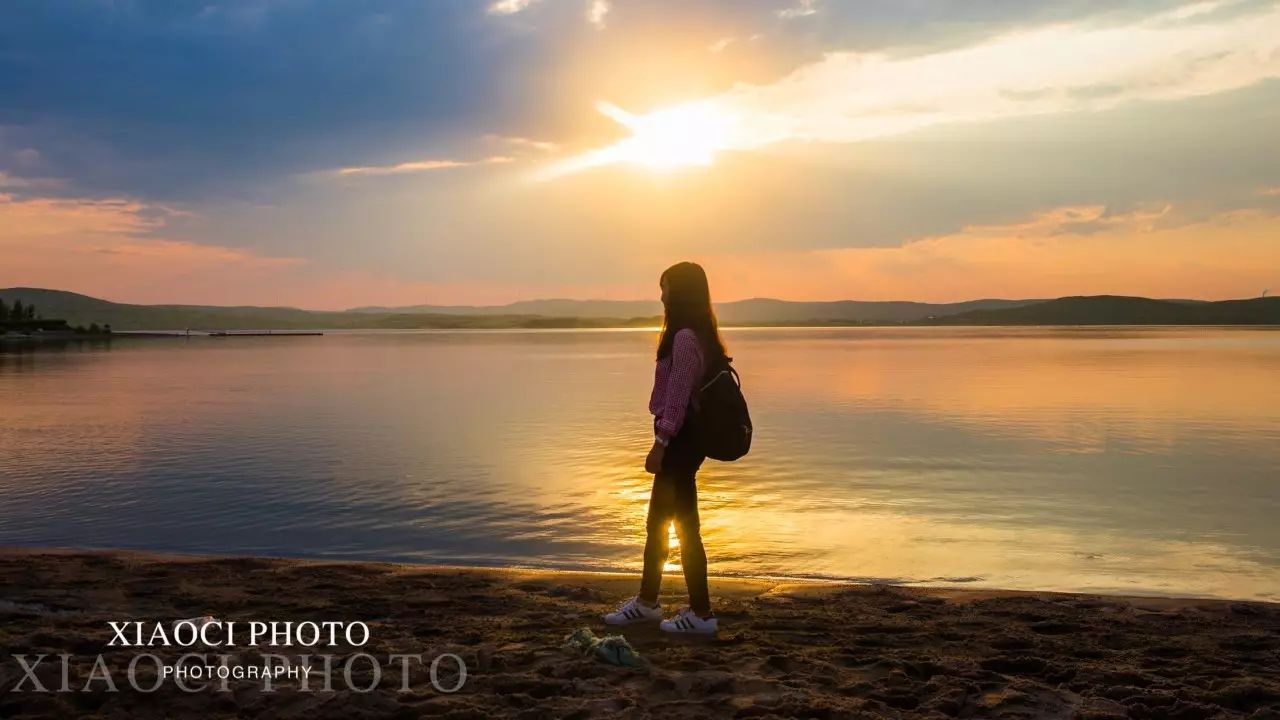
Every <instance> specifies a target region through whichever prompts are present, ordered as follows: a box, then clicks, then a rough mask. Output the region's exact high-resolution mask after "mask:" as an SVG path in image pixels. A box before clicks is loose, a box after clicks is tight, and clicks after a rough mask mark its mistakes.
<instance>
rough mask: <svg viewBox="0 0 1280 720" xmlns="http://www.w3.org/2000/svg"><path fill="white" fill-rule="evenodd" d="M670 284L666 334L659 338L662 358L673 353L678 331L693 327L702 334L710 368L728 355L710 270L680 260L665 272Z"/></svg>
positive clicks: (665, 311)
mask: <svg viewBox="0 0 1280 720" xmlns="http://www.w3.org/2000/svg"><path fill="white" fill-rule="evenodd" d="M661 280H665V281H666V283H667V292H666V301H665V302H664V303H663V317H662V335H661V336H660V337H659V340H658V359H659V360H661V359H663V358H665V357H667V356H668V355H670V354H671V347H672V345H673V344H674V343H675V338H676V333H677V332H679V331H681V330H683V329H685V328H689V329H690V330H693V332H694V334H696V335H697V336H698V342H699V344H701V346H702V357H703V359H704V362H705V363H706V367H708V368H711V367H714V366H716V365H718V364H719V363H720V361H721V360H724V359H725V358H727V357H728V352H727V351H726V349H725V346H724V340H723V339H722V338H721V337H720V327H719V325H718V324H717V323H716V313H715V310H713V309H712V307H711V288H710V286H708V285H707V273H706V272H704V271H703V269H702V266H701V265H699V264H697V263H691V262H682V263H676V264H675V265H672V266H671V267H669V268H667V269H666V270H665V271H663V273H662V278H661Z"/></svg>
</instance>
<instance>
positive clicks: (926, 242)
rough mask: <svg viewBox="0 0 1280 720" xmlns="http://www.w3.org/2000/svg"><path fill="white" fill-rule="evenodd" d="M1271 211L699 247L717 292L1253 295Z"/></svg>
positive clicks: (1039, 218) (1278, 219)
mask: <svg viewBox="0 0 1280 720" xmlns="http://www.w3.org/2000/svg"><path fill="white" fill-rule="evenodd" d="M1277 236H1280V216H1277V215H1275V214H1273V213H1269V212H1266V211H1262V210H1241V211H1235V212H1227V213H1222V214H1219V215H1216V216H1213V217H1210V218H1207V219H1203V220H1196V221H1183V222H1180V223H1179V222H1176V220H1175V218H1174V216H1173V210H1172V208H1169V207H1161V208H1158V209H1154V210H1142V211H1137V212H1132V213H1127V214H1110V213H1108V212H1107V211H1106V209H1105V208H1104V207H1101V206H1084V207H1064V208H1056V209H1053V210H1049V211H1046V212H1043V213H1039V214H1037V215H1034V216H1032V217H1030V218H1027V219H1025V220H1022V221H1018V222H1013V223H1009V224H1006V225H993V226H974V227H968V228H965V229H963V230H962V231H960V232H958V233H954V234H950V235H943V236H938V237H930V238H925V239H921V240H917V241H914V242H908V243H906V244H904V245H902V246H900V247H895V248H841V249H831V250H815V251H808V252H769V253H755V254H734V255H719V256H707V257H704V258H702V259H703V260H704V261H705V262H706V263H707V267H708V269H709V272H711V273H712V274H713V276H714V278H713V281H714V282H715V283H716V291H717V293H716V294H717V296H719V297H720V298H724V299H730V298H738V297H758V296H773V297H785V298H793V299H812V300H820V299H821V300H832V299H843V298H856V299H866V300H877V299H879V300H923V301H934V302H948V301H957V300H969V299H974V298H982V297H1011V298H1020V297H1057V296H1062V295H1082V294H1083V295H1090V294H1120V295H1147V296H1152V297H1186V298H1207V299H1211V298H1232V297H1252V296H1254V295H1257V294H1258V293H1259V292H1260V291H1261V290H1262V289H1263V288H1267V287H1272V286H1274V285H1275V284H1276V282H1277V280H1280V243H1277V242H1276V241H1275V239H1276V237H1277Z"/></svg>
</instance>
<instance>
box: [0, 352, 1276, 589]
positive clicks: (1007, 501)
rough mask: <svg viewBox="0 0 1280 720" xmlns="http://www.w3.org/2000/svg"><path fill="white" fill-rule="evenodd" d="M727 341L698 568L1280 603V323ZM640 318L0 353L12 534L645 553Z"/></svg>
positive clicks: (197, 543) (1, 490) (103, 542)
mask: <svg viewBox="0 0 1280 720" xmlns="http://www.w3.org/2000/svg"><path fill="white" fill-rule="evenodd" d="M726 335H727V339H728V341H729V343H730V346H731V347H730V349H731V351H732V353H733V354H734V355H736V356H737V358H738V361H737V365H738V366H739V367H740V369H741V371H742V374H743V377H744V380H745V389H746V391H747V393H748V399H749V400H750V401H751V403H752V410H753V415H754V418H755V420H756V424H757V437H756V441H755V443H756V444H755V447H754V448H753V450H752V454H751V455H749V456H748V457H747V458H745V459H744V460H742V461H740V462H738V463H732V464H720V463H715V462H711V461H709V462H708V463H707V465H706V466H705V469H704V471H703V474H702V477H701V480H700V483H699V488H700V493H701V501H702V514H703V524H704V525H703V527H704V536H705V539H706V543H707V547H708V551H709V553H710V556H711V563H712V568H713V572H718V573H722V574H728V573H740V574H753V575H790V576H837V577H844V578H857V579H878V580H889V581H901V582H918V583H934V584H944V585H956V584H962V583H970V584H974V585H983V586H994V587H1013V588H1044V589H1063V590H1085V591H1102V592H1135V593H1136V592H1142V593H1175V594H1197V595H1215V596H1230V597H1239V598H1246V597H1247V598H1263V599H1280V486H1278V481H1280V331H1267V330H1227V329H1124V328H1120V329H1089V330H1082V329H1055V330H1046V329H1025V330H1024V329H896V328H895V329H817V330H815V329H753V330H730V331H728V332H727V333H726ZM652 342H653V337H652V333H650V332H625V331H567V332H557V331H546V332H492V333H486V332H472V333H457V332H416V333H411V332H406V333H350V334H346V333H338V334H329V335H326V336H324V337H311V338H290V339H280V338H216V339H215V338H192V339H190V340H183V339H172V340H170V339H156V340H141V339H135V340H124V341H121V340H118V341H116V342H114V343H113V344H111V345H110V346H98V347H88V346H85V347H82V348H67V349H63V350H57V349H52V348H44V349H36V350H30V349H27V350H21V351H20V350H19V349H17V348H15V347H12V346H10V347H8V348H4V349H0V414H2V417H3V422H2V423H0V544H11V545H64V546H66V545H70V546H101V547H127V548H143V549H158V550H176V551H205V552H216V553H256V554H269V555H288V556H310V557H330V558H335V557H341V558H372V559H390V560H401V561H425V562H460V563H474V564H519V565H539V566H554V567H581V568H599V569H608V568H619V569H622V568H627V569H635V568H637V567H638V561H639V558H640V549H641V542H642V537H641V535H642V528H643V517H644V513H645V504H646V500H647V494H648V489H649V482H650V476H647V475H645V474H644V472H643V471H642V469H641V465H642V462H643V456H644V453H645V452H646V450H647V449H648V447H649V444H650V438H651V434H650V428H651V425H650V420H649V417H648V415H647V410H646V402H647V399H648V393H649V383H650V380H651V371H652V359H651V352H652ZM673 562H676V559H675V557H674V556H673ZM673 567H674V566H673Z"/></svg>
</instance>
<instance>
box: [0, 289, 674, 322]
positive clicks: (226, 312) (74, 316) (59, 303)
mask: <svg viewBox="0 0 1280 720" xmlns="http://www.w3.org/2000/svg"><path fill="white" fill-rule="evenodd" d="M0 299H2V300H4V301H5V302H6V303H12V302H13V301H14V300H21V301H22V302H23V304H30V303H34V304H35V306H36V308H37V309H38V310H39V311H40V314H41V315H43V316H44V317H46V318H59V319H63V320H66V321H67V322H68V323H70V324H71V325H88V324H90V323H98V324H99V325H104V324H109V325H111V327H112V329H114V330H117V331H119V330H183V329H188V328H189V329H192V330H266V329H274V330H303V329H331V330H343V329H352V330H354V329H417V328H441V329H453V328H459V329H463V328H475V329H501V328H541V327H626V326H634V325H651V324H653V323H654V322H656V320H655V319H654V318H635V319H633V318H607V319H605V318H600V319H595V318H546V317H541V316H535V315H484V316H474V317H467V316H460V315H446V314H403V313H351V312H324V311H316V310H300V309H298V308H288V307H254V306H241V307H221V306H216V305H130V304H127V303H115V302H110V301H107V300H100V299H98V298H94V297H89V296H88V295H81V294H79V293H73V292H66V291H64V290H47V289H43V288H6V289H2V290H0Z"/></svg>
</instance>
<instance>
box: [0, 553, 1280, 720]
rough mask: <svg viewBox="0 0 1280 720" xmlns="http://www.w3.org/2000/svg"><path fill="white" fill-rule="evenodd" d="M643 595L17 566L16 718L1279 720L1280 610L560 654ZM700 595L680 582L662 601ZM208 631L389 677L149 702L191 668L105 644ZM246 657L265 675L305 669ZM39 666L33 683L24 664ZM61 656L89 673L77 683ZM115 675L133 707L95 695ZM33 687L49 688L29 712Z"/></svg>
mask: <svg viewBox="0 0 1280 720" xmlns="http://www.w3.org/2000/svg"><path fill="white" fill-rule="evenodd" d="M677 574H678V573H677ZM635 585H636V580H635V578H634V577H632V576H628V575H619V574H597V573H574V572H549V571H532V570H490V569H473V568H452V567H430V566H412V565H395V564H381V563H354V562H352V563H346V562H343V563H335V562H321V561H298V560H280V559H259V558H238V557H236V558H221V557H191V556H168V555H154V554H140V553H131V552H89V551H53V550H47V551H46V550H28V549H7V550H4V551H0V586H2V587H3V592H2V593H0V628H3V629H2V630H0V633H2V639H3V645H4V648H5V656H4V662H3V664H2V665H0V717H6V718H11V717H12V718H18V717H30V718H35V717H48V718H63V717H103V718H123V717H130V718H165V717H214V718H220V717H225V718H233V717H240V718H245V717H255V718H256V717H262V718H294V717H307V718H362V717H369V718H373V717H396V718H412V717H424V716H429V717H449V718H488V717H518V718H563V717H578V718H591V717H601V718H632V717H679V718H706V717H822V718H844V717H848V718H862V717H866V718H906V717H936V718H942V717H971V718H1174V719H1178V720H1193V719H1196V718H1217V717H1242V718H1255V719H1262V718H1280V606H1278V605H1273V604H1266V603H1252V602H1231V601H1217V600H1190V599H1185V600H1179V599H1167V598H1158V599H1153V598H1118V597H1101V596H1092V595H1072V594H1058V593H1023V592H1003V591H968V590H940V589H915V588H904V587H887V586H854V585H835V584H818V583H789V582H787V583H783V582H774V581H767V580H744V579H724V578H718V579H713V582H712V588H711V589H712V594H713V599H714V603H715V606H716V608H717V612H718V615H719V617H720V618H721V623H722V625H721V628H722V629H721V631H720V633H719V635H718V636H716V637H714V638H686V637H670V636H667V635H664V634H662V633H660V632H659V631H658V630H657V629H656V628H650V627H639V628H632V629H627V630H626V631H625V633H624V634H625V636H626V637H627V639H628V640H629V641H630V643H631V644H632V645H633V646H634V648H635V649H636V650H637V651H638V652H639V653H640V655H641V656H642V657H643V658H644V660H645V661H646V665H645V666H644V667H640V668H631V667H618V666H614V665H610V664H607V663H605V662H602V661H601V660H599V659H597V658H595V657H593V656H590V655H580V654H577V653H575V652H574V651H572V650H570V649H567V648H565V647H564V646H563V640H564V638H565V637H566V635H568V634H569V633H570V632H572V631H573V630H575V629H576V628H580V627H587V628H590V629H591V630H593V631H594V632H595V633H597V634H601V635H603V634H605V633H606V631H607V628H606V627H605V626H604V625H603V623H602V622H601V621H600V620H599V616H600V614H601V613H602V612H604V611H606V610H607V609H610V608H611V607H612V606H613V605H615V604H616V603H617V602H618V601H620V600H622V599H624V598H626V597H627V596H629V595H630V594H631V593H632V592H633V591H634V588H635ZM682 592H683V587H682V584H681V583H680V582H679V581H678V580H677V579H675V578H672V579H670V580H668V581H667V582H666V583H665V585H664V594H663V602H664V604H667V605H668V606H669V607H672V608H674V606H675V605H676V604H678V603H679V602H680V600H681V597H682V595H681V593H682ZM203 615H209V616H213V617H215V618H218V619H220V620H223V621H231V620H234V621H238V622H241V623H243V624H248V623H250V622H252V621H295V622H301V621H312V622H320V621H347V622H349V621H354V620H359V621H362V622H364V623H366V624H367V626H368V628H369V630H370V636H369V639H368V641H367V642H366V643H364V644H362V645H360V646H359V647H356V646H344V644H343V643H341V642H340V643H339V644H338V646H335V647H333V648H328V649H325V650H323V651H322V652H329V653H336V654H337V655H339V656H341V657H345V658H350V657H352V653H356V652H363V653H367V654H368V655H369V656H373V657H376V658H379V661H378V662H380V663H381V664H383V665H384V667H383V668H382V672H381V677H380V679H377V678H374V676H373V673H374V671H373V670H372V667H371V663H369V662H364V661H361V662H358V661H356V660H340V661H339V662H338V663H337V664H336V665H335V667H334V670H333V672H335V673H336V674H337V675H338V676H339V677H340V676H341V675H342V669H341V668H342V667H343V663H346V662H349V663H350V669H349V670H348V673H349V675H350V676H351V679H352V680H353V682H354V686H355V687H356V688H361V687H366V686H368V685H370V684H372V681H373V680H375V679H376V680H377V685H376V686H375V687H374V689H373V690H372V691H370V692H359V691H358V690H357V689H352V688H350V687H346V686H344V684H343V683H342V682H338V683H336V685H337V687H334V688H333V689H331V690H329V691H324V690H317V689H316V688H315V687H311V688H309V689H308V690H307V691H302V690H301V689H300V688H299V682H298V681H291V680H289V679H287V678H285V679H282V680H280V681H279V682H276V683H275V684H274V686H273V687H271V688H270V691H266V690H265V689H264V687H263V683H262V681H261V680H239V681H237V680H231V681H230V683H229V686H227V687H224V688H219V687H217V686H216V683H215V684H210V685H209V686H208V687H206V688H205V689H204V690H201V691H197V692H185V691H183V690H182V689H181V688H180V687H179V686H178V685H177V684H176V683H174V682H171V681H163V680H164V678H163V677H161V678H157V672H156V665H155V664H154V663H152V662H151V661H150V660H146V661H142V662H138V663H137V667H138V670H137V672H138V675H139V676H140V678H141V679H140V680H135V681H137V682H140V683H141V684H143V685H144V687H150V686H151V685H152V684H153V683H154V682H156V680H157V679H159V680H162V681H163V682H160V683H159V684H158V685H157V686H156V687H157V689H155V690H154V691H152V692H142V691H139V690H135V689H133V688H132V687H130V685H129V679H128V675H127V668H128V665H129V663H130V662H131V661H134V658H135V657H136V656H138V655H139V654H141V653H149V654H151V655H154V656H156V657H158V658H161V659H163V660H165V661H174V660H176V659H177V658H178V657H179V656H180V655H182V654H183V653H184V652H190V651H191V650H188V649H184V648H179V647H142V648H139V647H110V646H109V643H110V642H112V640H113V631H112V629H111V627H110V625H109V623H110V622H112V621H117V622H119V621H126V620H127V621H134V620H138V621H146V622H147V623H161V624H165V623H171V622H172V621H173V620H176V619H179V618H189V617H195V616H203ZM195 651H196V652H199V651H200V649H199V648H197V649H196V650H195ZM223 652H232V651H229V650H224V651H223ZM234 652H235V653H236V660H235V662H246V663H249V662H253V661H254V659H255V658H257V657H258V655H256V654H255V653H258V652H261V653H271V654H276V655H283V656H288V657H296V656H297V655H299V654H301V653H305V652H307V649H306V648H298V647H272V648H256V649H255V648H247V647H244V648H238V649H237V650H236V651H234ZM311 652H313V653H314V652H316V651H315V650H312V651H311ZM393 653H401V654H406V653H408V654H422V655H424V656H425V658H426V660H425V661H424V662H423V664H421V665H417V664H412V663H410V665H411V667H410V670H409V675H408V680H407V681H405V682H406V684H407V686H408V688H409V689H408V691H407V692H406V691H403V689H402V680H403V679H404V678H402V673H401V669H400V667H401V666H400V665H394V664H391V663H389V661H388V656H389V655H390V654H393ZM443 653H451V654H454V655H456V656H457V657H459V658H461V659H462V660H463V661H465V663H466V665H467V675H466V678H465V682H463V683H462V687H461V688H460V689H459V690H458V691H457V692H452V693H448V692H442V691H440V690H438V689H436V687H435V686H434V685H433V683H432V680H431V678H430V677H429V673H428V670H427V667H426V666H427V664H429V663H430V661H431V659H432V658H433V657H436V656H439V655H440V654H443ZM40 654H45V655H46V656H48V657H47V658H46V661H44V662H42V663H40V664H38V665H36V666H35V667H34V669H33V670H32V671H31V672H30V673H27V672H25V671H24V670H23V669H22V667H21V666H20V665H19V663H18V662H17V661H16V660H15V659H14V657H13V656H15V655H24V656H25V657H26V659H27V662H28V663H30V662H33V661H34V658H35V657H36V656H38V655H40ZM59 654H67V655H69V656H70V658H69V660H68V661H67V663H66V664H67V670H66V674H67V681H66V682H65V683H64V681H63V678H62V673H63V668H62V666H61V665H59V664H57V663H58V658H57V657H56V656H57V655H59ZM98 654H101V655H102V657H103V664H104V667H105V668H106V669H107V672H108V673H109V674H110V675H111V676H112V677H113V679H114V681H115V683H116V684H117V686H118V692H110V691H109V690H108V689H107V687H106V685H107V683H106V682H105V681H102V680H101V679H99V680H98V681H96V682H94V681H90V682H86V678H89V677H90V675H91V671H92V667H93V665H94V663H95V662H96V660H95V658H96V656H97V655H98ZM49 658H52V659H49ZM28 674H30V675H31V676H32V677H24V676H25V675H28ZM441 675H442V676H448V677H445V678H444V680H443V682H444V683H455V682H456V681H457V680H458V679H459V676H458V674H457V673H456V672H452V673H450V672H446V670H445V669H441ZM32 678H34V679H35V680H38V681H39V682H40V683H42V684H43V685H44V686H47V689H50V690H54V691H52V692H45V693H41V692H34V691H33V689H34V684H35V681H34V680H33V679H32ZM439 680H440V678H437V681H439ZM313 684H314V683H313ZM60 685H64V686H65V687H67V688H69V691H66V692H57V691H56V690H58V689H59V686H60ZM15 687H16V688H17V689H15Z"/></svg>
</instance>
